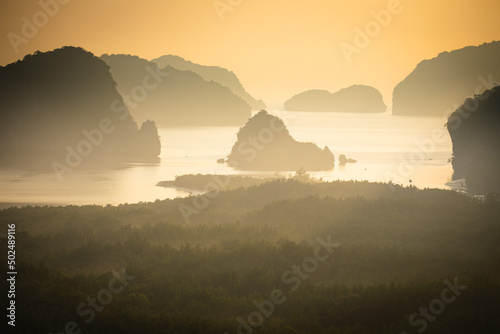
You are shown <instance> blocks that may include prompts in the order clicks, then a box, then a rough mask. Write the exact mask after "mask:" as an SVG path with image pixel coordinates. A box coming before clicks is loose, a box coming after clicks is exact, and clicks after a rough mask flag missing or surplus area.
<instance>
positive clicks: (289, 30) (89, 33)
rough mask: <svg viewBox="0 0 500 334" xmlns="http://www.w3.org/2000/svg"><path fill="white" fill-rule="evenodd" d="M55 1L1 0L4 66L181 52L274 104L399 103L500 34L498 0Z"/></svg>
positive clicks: (2, 57)
mask: <svg viewBox="0 0 500 334" xmlns="http://www.w3.org/2000/svg"><path fill="white" fill-rule="evenodd" d="M54 1H56V0H41V1H40V2H39V1H20V0H0V16H1V17H0V34H1V42H0V57H1V59H0V65H6V64H8V63H10V62H13V61H16V60H17V59H20V58H22V57H24V55H25V54H27V53H33V52H34V51H36V50H40V51H49V50H52V49H54V48H58V47H61V46H64V45H74V46H81V47H83V48H85V49H87V50H88V51H91V52H93V53H94V54H96V55H101V54H102V53H127V54H135V55H138V56H140V57H143V58H146V59H153V58H156V57H159V56H161V55H164V54H175V55H179V56H181V57H183V58H186V59H188V60H191V61H193V62H196V63H200V64H204V65H218V66H222V67H225V68H228V69H230V70H232V71H234V72H235V73H236V74H237V75H238V77H239V78H240V81H241V82H242V83H243V85H244V86H245V88H246V89H247V90H248V91H249V93H250V94H252V95H253V96H254V97H256V98H260V99H263V100H264V101H265V102H267V103H268V104H270V106H271V107H273V106H278V105H282V103H283V102H284V100H286V99H288V98H289V97H291V96H292V95H294V94H296V93H299V92H301V91H304V90H308V89H313V88H315V89H327V90H330V91H337V90H339V89H341V88H343V87H347V86H350V85H353V84H358V83H360V84H367V85H372V86H374V87H376V88H378V89H380V90H381V91H382V93H383V94H384V97H385V99H386V102H388V103H390V100H391V93H392V89H393V88H394V86H395V85H396V84H397V83H398V82H399V81H401V80H402V79H403V78H404V77H405V76H406V75H408V74H409V73H410V72H411V71H412V70H413V69H414V67H415V66H416V65H417V64H418V63H419V62H420V61H421V60H423V59H426V58H432V57H434V56H436V55H437V54H438V53H440V52H442V51H451V50H454V49H458V48H461V47H464V46H467V45H478V44H482V43H484V42H491V41H493V40H499V39H500V28H499V27H498V13H499V12H500V1H498V0H480V1H472V0H453V1H452V0H401V1H398V0H370V1H368V0H366V1H365V0H312V1H305V0H220V1H214V0H141V1H139V0H59V2H57V3H59V8H55V6H54V3H55V2H54ZM44 3H46V4H48V5H47V6H45V7H47V11H49V12H50V14H51V15H47V14H44V13H43V12H42V10H43V9H42V7H44V6H42V4H44ZM62 3H64V4H62ZM216 6H217V8H218V10H216ZM382 10H383V11H384V13H391V12H390V11H392V13H391V14H390V17H389V16H387V15H381V16H380V17H379V21H380V22H381V23H377V21H376V19H375V17H374V14H373V13H374V12H378V13H380V11H382ZM389 10H390V11H389ZM51 16H53V17H51ZM26 22H29V23H26ZM30 24H37V25H38V26H39V27H36V26H35V29H36V30H33V29H30V27H29V25H30ZM23 26H24V32H23ZM366 28H368V32H369V35H371V37H370V36H369V41H366V40H362V39H360V40H358V41H357V45H356V43H355V37H356V35H357V32H356V29H359V30H361V31H366ZM359 30H358V31H359ZM9 33H10V34H9ZM11 40H13V41H14V43H12V42H11ZM342 43H344V44H342ZM13 44H15V45H14V47H13ZM347 44H349V45H352V48H351V47H349V46H347ZM341 45H343V46H344V48H346V50H347V48H350V49H349V50H350V52H351V54H350V57H346V56H345V54H344V52H343V51H342V49H341ZM354 47H356V49H354ZM16 48H17V50H15V49H16ZM15 51H17V52H15ZM348 58H350V62H349V61H348Z"/></svg>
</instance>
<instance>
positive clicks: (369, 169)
mask: <svg viewBox="0 0 500 334" xmlns="http://www.w3.org/2000/svg"><path fill="white" fill-rule="evenodd" d="M275 114H277V115H278V116H280V117H281V118H282V119H283V120H284V121H285V123H286V125H287V127H288V129H289V131H290V133H291V135H292V136H293V137H294V138H295V139H297V140H299V141H309V142H314V143H316V144H318V146H320V147H324V146H328V147H329V148H330V150H331V151H332V152H333V153H334V154H335V157H336V159H338V156H339V155H340V154H345V155H346V156H347V157H349V158H353V159H356V160H357V161H358V162H357V163H355V164H348V165H346V166H338V163H337V165H336V167H335V168H334V169H333V170H331V171H324V172H313V173H311V174H312V175H314V176H315V177H318V178H319V177H321V178H323V179H324V180H327V181H330V180H368V181H380V182H387V181H389V180H390V179H392V180H393V182H395V183H399V184H405V185H409V184H413V185H415V186H417V187H420V188H425V187H431V188H444V189H447V188H449V186H447V185H446V183H447V182H449V181H451V176H452V172H453V170H452V167H451V164H450V163H448V159H449V158H450V157H451V151H452V146H451V140H450V138H449V136H448V135H447V132H446V136H445V137H444V138H443V140H438V141H436V140H433V135H432V134H433V131H445V128H444V120H443V119H442V118H430V117H429V118H427V117H425V118H421V117H396V116H392V115H390V114H375V115H371V114H355V115H353V114H340V113H309V112H307V113H305V112H304V113H302V112H289V113H283V112H275ZM237 131H238V127H207V128H174V129H169V128H167V129H159V132H160V136H161V142H162V153H161V162H160V163H158V164H129V165H127V166H123V168H119V169H115V170H83V169H81V170H80V169H76V170H75V171H74V172H73V173H71V174H65V175H64V181H63V182H59V180H58V179H57V177H56V176H55V174H54V173H52V172H48V171H45V172H41V171H33V170H26V169H24V170H20V169H14V168H1V169H0V189H1V191H0V202H2V203H16V204H17V203H31V204H76V205H85V204H98V205H105V204H113V205H115V204H120V203H137V202H149V201H154V200H156V199H165V198H175V197H182V196H187V195H189V193H187V192H184V191H180V190H176V189H169V188H161V187H157V186H156V184H157V183H158V182H159V181H165V180H173V179H174V178H175V176H177V175H183V174H197V173H201V174H251V175H253V174H256V173H255V172H252V173H245V172H241V171H236V170H233V169H231V168H229V167H227V166H225V165H221V164H217V162H216V160H217V159H219V158H223V157H226V156H227V155H228V154H229V152H230V150H231V147H232V146H233V144H234V142H235V140H236V133H237ZM421 143H427V146H425V147H423V148H422V147H421V145H420V146H419V144H421ZM290 172H293V171H290ZM258 174H259V175H267V174H269V175H274V174H275V173H269V172H267V173H258ZM281 174H282V175H287V174H288V173H287V172H281ZM410 180H411V182H410ZM3 206H5V204H4V205H3Z"/></svg>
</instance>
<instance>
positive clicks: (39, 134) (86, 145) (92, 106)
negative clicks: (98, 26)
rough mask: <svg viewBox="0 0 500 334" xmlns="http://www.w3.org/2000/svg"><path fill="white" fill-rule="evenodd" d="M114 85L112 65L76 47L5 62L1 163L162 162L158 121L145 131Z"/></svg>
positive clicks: (0, 75)
mask: <svg viewBox="0 0 500 334" xmlns="http://www.w3.org/2000/svg"><path fill="white" fill-rule="evenodd" d="M115 86H116V83H115V81H114V80H113V77H112V76H111V74H110V72H109V66H108V65H106V63H104V62H103V61H102V60H100V59H99V58H97V57H95V56H94V55H93V54H91V53H90V52H87V51H85V50H83V49H81V48H75V47H64V48H61V49H57V50H54V51H51V52H45V53H41V52H36V53H35V54H33V55H28V56H26V57H24V59H23V60H19V61H17V62H15V63H12V64H9V65H7V66H5V67H0V143H1V146H0V160H1V161H2V162H4V163H7V162H9V163H28V164H34V163H37V162H38V163H41V164H42V165H43V166H46V167H50V166H51V165H52V166H53V167H57V168H58V169H64V170H69V169H71V168H75V167H76V166H78V165H80V164H82V163H84V162H90V161H92V162H98V163H109V162H113V161H135V160H144V159H145V160H151V159H153V160H154V159H156V158H157V157H158V155H159V154H160V141H159V138H158V133H157V130H156V126H155V124H154V123H153V122H145V123H144V124H142V126H141V128H140V129H139V128H138V126H137V124H136V123H135V121H134V119H133V118H132V117H130V115H129V113H128V109H127V108H126V107H125V106H124V104H123V100H122V97H121V96H120V94H119V93H118V92H117V90H116V87H115ZM54 164H55V165H54ZM57 168H56V169H57Z"/></svg>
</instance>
